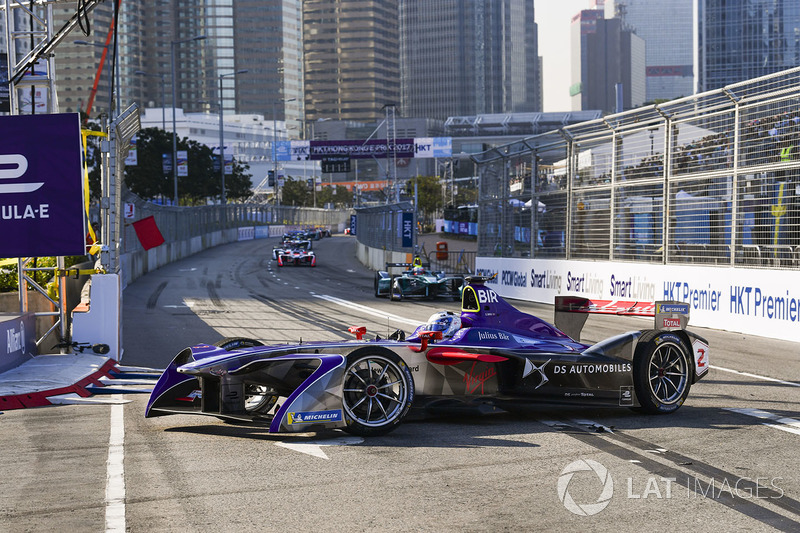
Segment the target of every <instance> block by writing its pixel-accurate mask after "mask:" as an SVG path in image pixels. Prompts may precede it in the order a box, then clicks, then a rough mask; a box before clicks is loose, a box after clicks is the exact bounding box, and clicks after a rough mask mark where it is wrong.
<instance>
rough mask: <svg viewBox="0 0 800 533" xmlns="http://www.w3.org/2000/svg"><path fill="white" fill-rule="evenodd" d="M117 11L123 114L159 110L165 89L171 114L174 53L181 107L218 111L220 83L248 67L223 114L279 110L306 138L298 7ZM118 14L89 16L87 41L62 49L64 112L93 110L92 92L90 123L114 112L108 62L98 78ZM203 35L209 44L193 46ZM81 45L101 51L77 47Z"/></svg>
mask: <svg viewBox="0 0 800 533" xmlns="http://www.w3.org/2000/svg"><path fill="white" fill-rule="evenodd" d="M120 5H121V10H120V17H119V27H118V30H119V31H118V35H117V39H118V43H119V51H120V54H119V66H120V72H119V87H118V89H117V90H118V91H119V95H120V100H121V106H122V107H123V108H124V107H127V106H128V105H129V104H131V103H134V102H136V103H137V104H139V105H140V106H142V107H147V106H152V107H161V106H162V91H163V92H164V93H165V98H164V100H165V102H164V105H165V106H166V107H168V108H170V107H172V105H173V103H172V87H171V79H172V57H171V56H172V51H173V48H174V52H175V63H174V66H175V80H176V83H175V88H174V89H175V92H174V94H175V100H176V101H175V106H176V107H178V108H182V109H185V110H186V111H187V112H198V111H204V110H205V111H213V112H216V111H217V110H218V109H219V107H218V106H219V102H220V94H219V93H220V89H219V76H220V75H222V74H230V73H233V72H236V71H239V70H245V69H246V70H247V73H246V74H242V75H237V76H230V77H228V76H226V77H224V78H223V80H222V81H223V83H222V106H223V109H224V112H225V113H226V114H231V113H234V112H236V113H247V114H260V115H263V116H265V117H267V118H272V116H273V110H274V111H275V117H276V119H277V120H281V121H282V120H284V119H286V120H287V123H288V124H287V125H288V127H289V128H290V129H292V130H294V135H295V136H297V137H299V136H300V135H301V130H302V120H303V106H302V104H303V102H302V93H303V89H302V87H303V71H302V35H301V24H300V21H301V13H302V12H301V0H237V1H236V2H234V1H233V0H178V1H176V0H147V1H145V0H130V1H127V2H122V3H121V4H120ZM74 12H75V8H74V6H70V7H69V8H58V10H56V13H54V14H55V15H56V16H57V17H58V18H59V19H61V20H62V21H66V20H67V18H69V17H70V16H72V15H73V14H74ZM112 15H113V5H111V4H108V3H106V4H100V5H98V6H97V7H96V8H95V9H94V10H93V11H92V13H91V19H90V20H91V24H90V26H89V28H90V29H91V33H90V35H88V36H86V35H82V34H80V33H78V32H73V34H74V38H70V39H67V40H65V41H64V42H62V43H61V44H60V45H59V47H58V48H57V56H56V70H57V73H58V89H59V91H58V97H59V101H60V103H61V109H62V110H63V111H70V112H75V111H77V110H78V109H82V110H86V104H87V99H88V98H89V97H90V95H91V94H92V93H94V95H95V97H94V98H95V100H94V108H93V110H92V115H93V116H94V115H96V114H97V112H98V111H103V110H105V109H107V108H108V94H109V86H108V85H109V75H108V73H109V69H110V68H111V65H110V59H109V61H108V62H107V63H106V64H105V65H104V68H103V71H102V73H101V74H100V76H99V77H97V76H96V74H97V68H98V65H99V62H100V56H101V55H102V53H103V45H104V44H105V41H106V38H107V35H108V30H109V28H110V24H111V21H112V18H113V16H112ZM198 36H205V39H204V40H198V41H192V40H191V39H192V38H194V37H198ZM77 39H80V40H85V41H88V42H92V43H95V45H94V46H92V47H91V48H90V47H88V46H86V45H76V44H74V43H73V41H74V40H77ZM178 41H185V42H180V43H179V42H178ZM172 43H175V44H174V46H173V44H172ZM137 71H138V72H140V73H143V74H140V75H137V74H136V72H137ZM115 78H116V76H115ZM95 83H96V84H97V89H96V90H94V91H93V86H94V85H95ZM162 83H163V86H162ZM287 100H290V102H287Z"/></svg>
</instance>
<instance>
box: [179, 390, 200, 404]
mask: <svg viewBox="0 0 800 533" xmlns="http://www.w3.org/2000/svg"><path fill="white" fill-rule="evenodd" d="M202 397H203V393H202V392H201V391H199V390H193V391H192V392H191V394H188V395H186V396H183V397H182V398H175V400H176V401H179V402H193V401H195V400H196V399H199V398H202Z"/></svg>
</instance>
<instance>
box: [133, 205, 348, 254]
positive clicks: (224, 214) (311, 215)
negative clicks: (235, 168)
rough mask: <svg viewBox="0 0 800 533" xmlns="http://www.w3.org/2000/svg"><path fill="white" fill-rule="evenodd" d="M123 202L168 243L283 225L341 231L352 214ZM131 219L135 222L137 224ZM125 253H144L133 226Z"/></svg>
mask: <svg viewBox="0 0 800 533" xmlns="http://www.w3.org/2000/svg"><path fill="white" fill-rule="evenodd" d="M123 202H125V203H128V204H133V207H134V213H135V217H134V219H135V220H140V219H143V218H147V217H149V216H151V215H152V216H153V218H154V219H155V222H156V225H157V227H158V229H159V231H160V232H161V234H162V236H163V237H164V240H165V242H167V243H170V242H179V241H185V240H188V239H191V238H193V237H198V236H202V235H205V234H208V233H212V232H215V231H220V230H226V229H231V228H238V227H248V226H266V225H282V226H286V227H287V228H288V229H294V228H297V229H300V228H311V227H321V226H324V227H326V228H328V229H331V230H332V231H341V230H342V229H343V228H344V227H345V223H346V222H348V221H349V216H350V211H349V210H336V209H321V208H320V209H317V208H310V207H290V206H273V205H265V204H247V203H243V204H226V205H207V206H199V207H197V206H196V207H174V206H162V205H158V204H154V203H151V202H148V201H146V200H142V199H141V198H139V197H138V196H136V195H135V194H133V193H131V192H129V191H126V192H125V193H123ZM134 219H132V220H134ZM123 228H124V230H123V231H124V233H123V239H122V244H121V251H122V253H128V252H136V251H139V250H141V249H142V248H141V245H140V244H139V241H138V239H137V238H136V233H135V231H134V229H133V227H132V226H131V225H130V224H123Z"/></svg>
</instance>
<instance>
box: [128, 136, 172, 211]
mask: <svg viewBox="0 0 800 533" xmlns="http://www.w3.org/2000/svg"><path fill="white" fill-rule="evenodd" d="M181 149H183V150H185V149H186V148H185V147H183V148H181V146H180V143H179V144H178V150H181ZM136 155H137V163H136V165H132V166H126V167H125V184H126V185H127V186H128V188H129V189H130V190H131V191H132V192H133V193H135V194H137V195H139V196H140V197H142V198H144V199H147V200H151V199H153V198H158V197H160V196H161V197H164V198H172V197H173V194H174V182H173V178H172V173H171V172H164V166H163V165H164V162H163V161H164V156H165V155H166V158H167V160H168V161H169V164H170V165H171V164H172V136H171V135H170V134H168V133H167V132H165V131H164V130H162V129H159V128H145V129H143V130H140V131H139V132H138V133H137V134H136ZM179 181H180V180H179ZM179 185H180V183H179ZM179 191H180V188H179Z"/></svg>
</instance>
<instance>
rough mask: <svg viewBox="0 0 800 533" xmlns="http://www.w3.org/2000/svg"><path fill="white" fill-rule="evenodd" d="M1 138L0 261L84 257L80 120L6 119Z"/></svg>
mask: <svg viewBox="0 0 800 533" xmlns="http://www.w3.org/2000/svg"><path fill="white" fill-rule="evenodd" d="M0 132H2V134H0V137H1V140H2V142H1V143H0V229H2V233H3V239H2V241H0V257H45V256H60V255H83V254H84V253H85V252H86V250H85V245H86V243H85V238H86V237H85V236H86V228H85V218H86V217H85V213H84V207H83V205H84V204H83V179H82V171H81V130H80V116H79V115H78V114H77V113H64V114H44V115H13V116H3V117H0Z"/></svg>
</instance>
